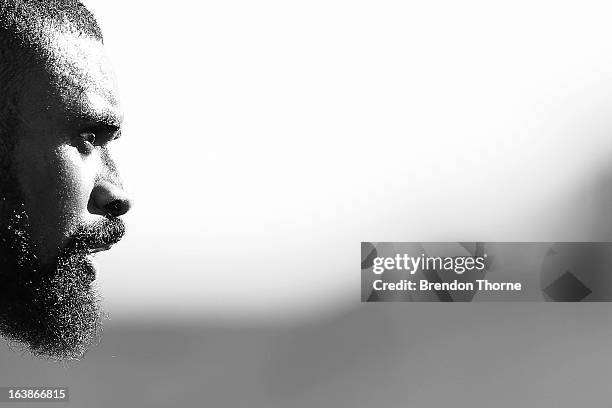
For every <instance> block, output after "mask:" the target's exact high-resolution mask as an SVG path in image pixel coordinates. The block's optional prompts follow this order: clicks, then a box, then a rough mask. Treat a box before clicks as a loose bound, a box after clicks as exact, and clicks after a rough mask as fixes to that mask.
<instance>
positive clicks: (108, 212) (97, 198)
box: [87, 181, 131, 217]
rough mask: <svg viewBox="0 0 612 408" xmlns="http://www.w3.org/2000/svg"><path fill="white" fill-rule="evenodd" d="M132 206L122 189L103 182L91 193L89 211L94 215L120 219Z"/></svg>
mask: <svg viewBox="0 0 612 408" xmlns="http://www.w3.org/2000/svg"><path fill="white" fill-rule="evenodd" d="M130 206H131V203H130V200H129V199H128V197H127V194H126V193H125V192H124V191H123V189H122V188H121V187H119V186H117V185H115V184H113V183H110V182H108V181H102V182H99V183H97V184H96V185H95V186H94V188H93V190H92V191H91V196H90V197H89V203H88V205H87V209H88V210H89V212H90V213H92V214H98V215H104V216H111V217H119V216H122V215H123V214H125V213H126V212H128V211H129V209H130Z"/></svg>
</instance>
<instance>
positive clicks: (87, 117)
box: [75, 110, 123, 133]
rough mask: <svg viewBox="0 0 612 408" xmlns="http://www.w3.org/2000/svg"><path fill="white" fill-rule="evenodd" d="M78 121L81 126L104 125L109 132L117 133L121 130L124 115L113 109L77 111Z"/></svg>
mask: <svg viewBox="0 0 612 408" xmlns="http://www.w3.org/2000/svg"><path fill="white" fill-rule="evenodd" d="M75 114H76V115H75V116H76V121H77V122H78V123H79V124H80V125H81V126H95V127H102V128H104V129H105V130H108V131H109V132H112V133H116V132H119V131H120V130H121V124H122V123H123V116H122V115H118V114H116V113H114V112H111V111H102V112H100V111H90V110H87V111H79V112H75Z"/></svg>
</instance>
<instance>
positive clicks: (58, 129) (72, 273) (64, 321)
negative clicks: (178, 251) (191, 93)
mask: <svg viewBox="0 0 612 408" xmlns="http://www.w3.org/2000/svg"><path fill="white" fill-rule="evenodd" d="M49 38H50V41H49V43H48V44H47V45H46V46H45V50H46V52H45V53H44V54H45V56H44V58H43V59H42V60H41V61H40V63H38V64H33V66H31V67H30V68H31V69H30V70H28V72H26V73H25V81H24V87H23V89H22V90H21V93H20V96H19V97H18V100H17V106H16V109H15V110H16V112H18V116H19V117H18V118H17V121H16V126H15V129H14V133H15V135H14V137H15V145H14V150H13V154H12V157H11V158H10V171H9V173H10V174H9V175H8V176H6V177H5V179H6V180H8V182H6V180H5V184H8V185H7V186H2V187H3V189H4V192H5V197H4V198H3V199H4V205H3V206H2V208H0V209H1V210H2V217H3V221H2V222H4V224H5V225H3V228H4V229H5V234H6V237H5V238H4V242H0V245H3V247H1V248H0V252H2V253H3V254H4V256H3V258H2V257H0V267H2V269H4V270H3V271H2V270H0V299H5V300H4V302H2V301H1V300H0V330H2V332H3V333H2V334H4V335H5V336H7V337H9V338H12V339H14V340H17V341H20V342H22V343H25V344H26V345H27V346H28V347H29V348H30V349H31V350H32V351H34V352H35V353H40V354H44V355H48V356H51V357H54V358H75V357H80V356H81V355H82V354H83V353H84V352H85V350H86V348H87V346H88V345H89V343H91V341H92V340H93V339H94V338H95V337H96V334H97V332H98V330H99V326H100V316H101V312H100V309H99V306H98V300H97V299H98V296H97V295H96V293H95V292H94V290H93V288H92V287H91V283H92V281H93V280H94V279H95V273H96V268H95V266H94V263H93V254H94V253H95V252H98V251H101V250H106V249H109V248H110V246H111V245H112V244H114V243H116V242H117V241H118V240H119V239H120V238H121V236H122V235H123V233H124V226H123V223H122V222H121V221H120V219H119V218H118V217H119V216H121V215H123V214H124V213H125V212H127V211H128V209H129V206H130V204H129V201H128V199H127V197H126V195H125V193H124V191H123V188H122V185H121V181H120V178H119V174H118V172H117V168H116V166H115V162H114V161H113V156H112V148H113V146H114V144H115V143H114V140H116V138H118V137H119V135H120V127H121V121H122V115H121V111H120V107H119V101H118V95H117V88H116V83H115V79H114V76H113V73H112V70H111V69H110V66H109V63H108V61H107V59H106V57H105V56H104V53H103V49H102V44H101V43H100V42H98V41H96V40H94V39H91V38H88V37H85V36H77V35H74V34H71V33H60V32H54V33H52V35H50V37H49ZM2 259H4V260H2ZM2 288H5V290H3V289H2ZM9 288H10V291H11V293H5V292H6V291H8V290H9Z"/></svg>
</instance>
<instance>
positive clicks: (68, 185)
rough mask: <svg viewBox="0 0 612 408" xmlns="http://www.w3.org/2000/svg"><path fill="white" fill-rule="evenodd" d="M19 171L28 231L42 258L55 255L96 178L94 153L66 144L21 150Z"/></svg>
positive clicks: (82, 210)
mask: <svg viewBox="0 0 612 408" xmlns="http://www.w3.org/2000/svg"><path fill="white" fill-rule="evenodd" d="M22 157H23V159H22V160H21V166H20V169H19V170H18V171H19V175H18V179H19V180H20V185H21V189H22V191H23V195H24V202H25V206H26V211H27V213H28V218H29V220H30V232H31V234H32V238H33V240H34V242H35V243H37V244H38V247H39V249H40V255H41V256H42V257H43V258H47V257H48V256H54V255H56V254H57V252H58V251H59V249H61V248H62V247H63V244H64V242H65V240H66V238H67V237H68V236H69V235H70V233H71V232H72V231H74V229H75V227H76V226H77V225H78V224H79V222H81V221H82V219H83V217H84V216H85V213H86V211H87V202H88V200H89V196H90V193H91V190H92V188H93V185H94V181H95V176H96V173H95V168H96V161H97V160H98V159H97V158H96V157H89V158H87V159H84V158H83V157H82V156H81V155H80V154H79V153H78V151H77V150H76V149H75V148H74V147H72V146H67V145H62V146H59V147H56V148H54V149H49V150H47V151H46V152H45V151H38V152H37V151H35V150H30V151H29V152H28V154H24V155H23V156H22Z"/></svg>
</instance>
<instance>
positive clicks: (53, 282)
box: [0, 180, 125, 360]
mask: <svg viewBox="0 0 612 408" xmlns="http://www.w3.org/2000/svg"><path fill="white" fill-rule="evenodd" d="M2 188H3V190H4V191H3V192H2V194H3V195H4V197H0V217H1V218H2V219H0V227H1V229H0V335H2V336H4V337H5V338H7V339H8V340H9V341H11V342H16V343H17V345H19V346H21V348H24V349H25V350H28V351H30V352H31V353H32V354H33V355H35V356H37V357H43V358H48V359H52V360H75V359H80V358H82V357H83V356H84V355H85V353H86V352H87V350H88V349H89V348H90V347H91V346H92V345H94V343H96V342H97V341H98V338H99V333H100V331H101V329H102V322H103V320H104V318H105V316H106V313H105V312H104V311H103V310H102V308H101V298H100V296H99V295H98V293H97V290H96V288H95V287H94V286H93V285H92V282H93V280H94V277H95V269H94V266H93V265H92V264H91V262H90V259H89V256H90V255H89V250H91V249H94V248H100V247H104V246H107V245H110V244H113V243H116V242H117V241H119V240H120V239H121V237H122V236H123V234H124V232H125V227H124V224H123V222H122V221H121V220H119V219H118V218H105V219H103V220H101V221H99V222H97V223H95V224H93V225H82V226H80V227H78V228H77V230H76V231H75V232H74V233H73V234H72V235H71V237H70V238H69V240H68V243H67V245H66V246H65V247H64V249H63V250H62V251H61V253H60V254H59V256H58V257H57V258H56V259H55V260H54V261H53V262H51V263H50V264H42V263H41V262H40V261H39V260H38V258H37V256H36V255H35V252H34V251H33V248H34V245H33V243H32V242H33V241H32V239H31V238H30V234H29V232H28V231H29V225H28V217H27V213H26V211H25V206H24V205H23V200H22V199H21V197H22V195H21V194H20V192H19V189H18V187H17V184H16V183H14V182H9V183H6V180H4V182H3V183H2ZM8 191H12V194H6V193H7V192H8Z"/></svg>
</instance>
